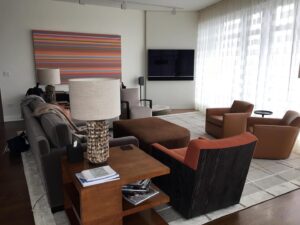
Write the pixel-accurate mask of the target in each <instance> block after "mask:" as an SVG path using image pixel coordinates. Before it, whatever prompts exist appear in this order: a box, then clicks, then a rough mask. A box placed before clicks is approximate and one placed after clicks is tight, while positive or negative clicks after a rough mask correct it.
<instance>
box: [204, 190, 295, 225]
mask: <svg viewBox="0 0 300 225" xmlns="http://www.w3.org/2000/svg"><path fill="white" fill-rule="evenodd" d="M299 212H300V190H297V191H293V192H291V193H289V194H285V195H282V196H280V197H278V198H275V199H273V200H270V201H267V202H264V203H261V204H258V205H256V206H252V207H250V208H248V209H245V210H242V211H239V212H236V213H234V214H231V215H228V216H225V217H222V218H220V219H218V220H215V221H212V222H210V223H207V224H206V225H299V224H300V213H299Z"/></svg>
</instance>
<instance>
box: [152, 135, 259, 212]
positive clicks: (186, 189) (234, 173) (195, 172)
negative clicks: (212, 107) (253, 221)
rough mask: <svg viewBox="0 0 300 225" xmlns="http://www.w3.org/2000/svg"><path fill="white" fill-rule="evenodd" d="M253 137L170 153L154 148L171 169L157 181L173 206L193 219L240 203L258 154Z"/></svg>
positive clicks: (195, 143)
mask: <svg viewBox="0 0 300 225" xmlns="http://www.w3.org/2000/svg"><path fill="white" fill-rule="evenodd" d="M256 140H257V139H256V137H255V136H254V135H252V134H250V133H243V134H240V135H237V136H233V137H229V138H224V139H219V140H208V139H196V140H191V141H190V143H189V145H188V147H185V148H179V149H167V148H165V147H164V146H162V145H160V144H157V143H156V144H153V145H152V146H153V150H152V153H151V154H152V156H153V157H154V158H156V159H158V160H159V161H161V162H162V163H164V164H165V165H167V166H168V167H169V168H170V169H171V173H170V174H169V175H166V176H161V177H157V178H154V179H153V182H154V183H155V184H156V185H157V186H158V187H160V188H161V189H162V190H163V191H164V192H166V193H167V194H168V195H169V196H170V199H171V202H170V203H171V205H172V206H173V207H174V208H175V210H176V211H178V212H179V213H180V214H181V215H182V216H184V217H185V218H192V217H195V216H198V215H202V214H205V213H208V212H211V211H214V210H217V209H221V208H225V207H228V206H230V205H234V204H237V203H239V201H240V198H241V194H242V191H243V188H244V184H245V181H246V177H247V174H248V170H249V166H250V162H251V159H252V155H253V152H254V148H255V144H256Z"/></svg>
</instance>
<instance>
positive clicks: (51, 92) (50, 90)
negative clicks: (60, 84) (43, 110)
mask: <svg viewBox="0 0 300 225" xmlns="http://www.w3.org/2000/svg"><path fill="white" fill-rule="evenodd" d="M44 98H45V101H46V102H47V103H55V102H56V96H55V87H54V86H52V85H47V86H46V87H45V97H44Z"/></svg>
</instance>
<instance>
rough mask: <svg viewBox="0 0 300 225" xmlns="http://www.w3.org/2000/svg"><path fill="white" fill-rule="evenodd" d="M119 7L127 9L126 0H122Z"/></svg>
mask: <svg viewBox="0 0 300 225" xmlns="http://www.w3.org/2000/svg"><path fill="white" fill-rule="evenodd" d="M121 9H124V10H125V9H127V2H126V1H123V2H122V3H121Z"/></svg>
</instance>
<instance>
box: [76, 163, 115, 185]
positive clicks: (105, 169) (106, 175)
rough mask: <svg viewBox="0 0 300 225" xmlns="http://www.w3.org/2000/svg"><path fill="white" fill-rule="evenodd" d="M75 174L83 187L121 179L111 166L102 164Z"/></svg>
mask: <svg viewBox="0 0 300 225" xmlns="http://www.w3.org/2000/svg"><path fill="white" fill-rule="evenodd" d="M75 176H76V177H77V179H78V180H79V181H80V183H81V185H82V186H83V187H86V186H91V185H95V184H102V183H105V182H109V181H115V180H118V179H120V176H119V174H118V173H116V171H114V170H113V169H112V168H111V167H110V166H102V167H97V168H93V169H89V170H83V171H81V172H80V173H76V174H75Z"/></svg>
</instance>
